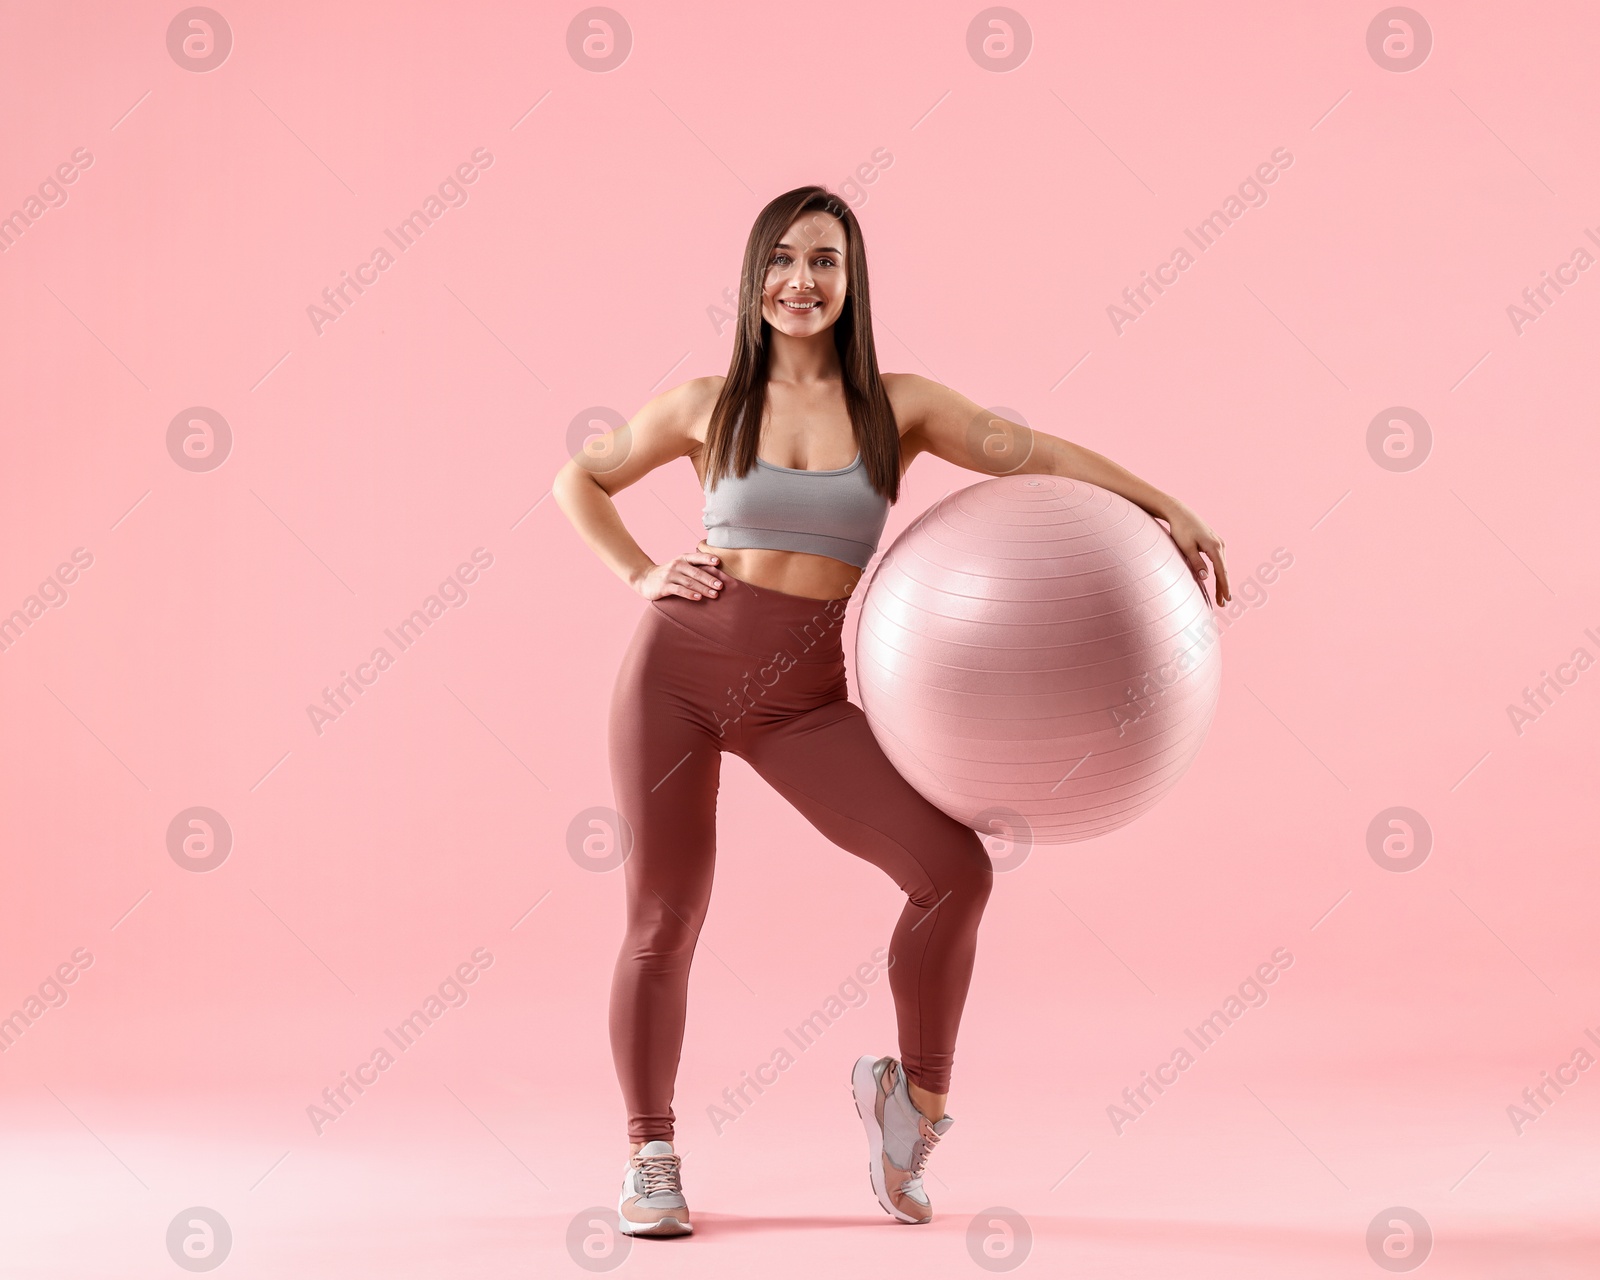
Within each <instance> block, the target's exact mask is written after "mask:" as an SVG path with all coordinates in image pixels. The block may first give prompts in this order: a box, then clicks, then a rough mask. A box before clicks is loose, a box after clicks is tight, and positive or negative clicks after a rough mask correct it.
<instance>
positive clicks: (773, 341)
mask: <svg viewBox="0 0 1600 1280" xmlns="http://www.w3.org/2000/svg"><path fill="white" fill-rule="evenodd" d="M843 375H844V370H843V369H842V368H841V367H840V364H839V352H838V349H837V348H836V347H835V346H834V345H833V330H832V328H828V329H824V330H823V331H822V332H821V333H818V334H814V335H812V336H811V337H808V338H796V337H794V336H793V335H791V334H787V333H780V332H779V331H778V330H776V329H771V330H770V332H769V336H768V341H767V378H768V379H769V380H770V381H772V382H838V381H839V380H840V378H842V377H843Z"/></svg>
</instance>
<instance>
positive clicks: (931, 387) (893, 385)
mask: <svg viewBox="0 0 1600 1280" xmlns="http://www.w3.org/2000/svg"><path fill="white" fill-rule="evenodd" d="M878 376H879V377H880V378H881V379H882V380H883V389H884V391H885V392H886V393H887V394H888V397H889V407H890V408H892V409H893V410H894V417H895V422H896V423H897V424H898V425H899V428H900V436H901V438H902V439H904V437H905V435H906V433H907V432H909V431H915V430H916V428H917V427H918V426H919V425H920V424H921V423H922V421H923V419H924V418H925V417H926V416H927V413H928V409H929V407H930V406H931V405H933V404H934V403H935V401H936V400H937V398H938V394H939V392H941V391H943V390H944V388H943V387H942V386H940V385H939V383H937V382H934V381H933V380H932V379H930V378H924V377H923V376H922V375H921V374H920V373H880V374H879V375H878Z"/></svg>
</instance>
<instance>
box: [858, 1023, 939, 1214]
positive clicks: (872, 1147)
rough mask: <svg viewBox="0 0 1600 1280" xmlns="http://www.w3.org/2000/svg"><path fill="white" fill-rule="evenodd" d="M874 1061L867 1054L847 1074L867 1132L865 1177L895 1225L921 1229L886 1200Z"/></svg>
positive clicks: (887, 1198)
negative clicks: (901, 1223)
mask: <svg viewBox="0 0 1600 1280" xmlns="http://www.w3.org/2000/svg"><path fill="white" fill-rule="evenodd" d="M875 1062H877V1059H876V1058H874V1057H873V1056H872V1055H871V1054H870V1053H864V1054H862V1055H861V1057H859V1058H857V1059H856V1065H855V1066H854V1067H853V1068H852V1069H851V1071H850V1097H851V1099H852V1100H853V1101H854V1102H855V1104H856V1114H857V1115H858V1116H860V1117H861V1125H862V1128H864V1129H865V1130H866V1131H867V1176H868V1177H869V1178H870V1179H871V1180H872V1194H873V1195H875V1196H877V1197H878V1205H879V1207H880V1208H882V1210H883V1211H884V1212H885V1213H887V1214H888V1215H889V1216H890V1217H891V1218H893V1219H894V1220H895V1221H896V1222H904V1223H908V1224H909V1225H911V1226H914V1227H916V1226H921V1225H922V1224H923V1221H924V1219H922V1218H912V1217H909V1216H907V1215H906V1214H904V1213H902V1212H900V1210H898V1209H896V1208H895V1207H894V1204H893V1202H892V1201H891V1200H890V1199H889V1187H888V1184H887V1183H886V1182H885V1181H884V1177H883V1130H882V1129H880V1128H879V1127H878V1112H877V1094H878V1081H877V1080H876V1078H874V1076H873V1074H872V1064H873V1063H875ZM863 1101H865V1102H866V1103H867V1106H866V1109H865V1110H863V1109H862V1105H861V1104H862V1103H863Z"/></svg>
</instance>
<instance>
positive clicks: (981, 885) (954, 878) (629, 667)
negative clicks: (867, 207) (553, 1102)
mask: <svg viewBox="0 0 1600 1280" xmlns="http://www.w3.org/2000/svg"><path fill="white" fill-rule="evenodd" d="M713 572H718V573H719V576H720V577H722V578H723V580H724V582H725V583H726V585H725V586H724V587H723V589H722V593H721V597H720V598H718V599H712V598H711V597H709V596H707V597H704V598H702V599H700V600H689V599H686V598H684V597H682V596H673V595H669V596H663V597H662V598H660V599H659V600H653V601H651V607H650V608H648V609H646V610H645V613H644V617H643V619H642V620H641V621H640V623H639V627H638V630H637V631H636V632H635V633H634V636H633V641H632V643H631V644H630V645H629V647H628V650H627V653H626V655H625V656H624V657H623V660H622V668H621V670H620V671H619V672H618V673H617V680H616V685H615V688H614V689H613V692H612V700H611V721H610V752H611V776H612V783H613V786H614V787H615V791H616V802H617V807H618V810H619V812H620V813H621V815H622V817H623V818H624V820H625V821H626V823H627V825H628V828H630V829H631V835H632V846H631V849H630V850H629V852H628V854H627V859H626V861H625V862H624V863H623V868H624V873H625V875H626V879H627V898H628V923H627V934H626V936H625V937H624V938H623V941H622V948H621V952H620V954H619V955H618V957H617V967H616V972H615V974H614V976H613V979H612V986H611V1050H612V1056H613V1057H614V1059H615V1061H616V1068H617V1078H618V1080H619V1081H620V1082H621V1085H622V1095H623V1100H624V1102H625V1103H626V1105H627V1109H628V1137H629V1140H630V1141H632V1142H649V1141H652V1140H654V1139H657V1138H664V1139H668V1140H671V1138H672V1136H673V1121H674V1119H675V1117H674V1115H673V1111H672V1093H673V1082H674V1080H675V1079H676V1077H677V1073H678V1057H679V1053H680V1052H681V1050H682V1048H683V1027H684V1007H685V1000H686V996H687V993H688V987H689V963H690V961H691V960H692V959H693V957H694V950H695V943H696V942H697V941H698V939H699V936H700V929H701V926H702V925H703V924H704V923H705V919H706V911H707V908H708V906H709V905H710V899H711V879H712V868H713V865H714V863H715V861H716V800H717V782H718V778H719V775H720V772H721V767H722V752H724V751H731V752H733V753H734V754H735V755H737V756H738V757H739V758H740V759H742V760H744V761H745V762H746V763H748V764H749V765H750V767H751V768H753V769H754V770H755V771H756V772H757V773H759V774H760V775H761V776H762V777H763V778H764V779H766V781H767V782H768V783H770V784H771V785H772V787H773V789H774V790H776V791H777V792H778V794H780V795H781V796H783V798H784V799H786V800H787V801H788V802H789V803H790V804H792V805H793V806H794V807H795V808H796V809H798V810H799V811H800V812H801V813H802V814H803V815H804V816H805V817H806V819H807V820H808V821H809V822H810V823H811V825H812V826H814V827H816V829H817V830H818V831H820V832H821V833H822V834H823V835H824V836H826V837H827V838H828V839H829V840H831V841H832V842H833V843H834V844H836V845H838V846H839V847H840V848H842V849H846V850H848V851H849V852H851V853H853V854H855V855H856V856H857V857H861V858H865V859H866V860H867V861H868V862H870V863H872V864H873V865H874V866H876V867H881V868H882V869H883V870H884V871H885V872H887V873H888V874H889V875H890V876H892V877H893V878H894V881H895V883H896V884H898V885H899V886H900V888H901V889H902V890H904V891H905V895H906V905H905V908H904V910H903V911H902V912H901V913H900V920H899V923H898V924H897V925H896V926H895V931H894V936H893V937H892V939H891V940H890V946H889V960H888V963H889V966H890V967H889V986H890V989H891V991H892V992H893V994H894V1003H895V1013H896V1017H897V1019H898V1023H899V1032H900V1054H901V1061H902V1063H903V1065H904V1067H905V1072H906V1076H907V1078H908V1079H910V1080H911V1081H912V1082H913V1083H914V1084H916V1085H918V1086H919V1087H920V1088H923V1089H926V1090H928V1091H929V1092H931V1093H947V1092H949V1087H950V1065H951V1060H952V1058H953V1056H954V1050H955V1042H956V1029H957V1027H958V1026H959V1025H960V1022H961V1008H962V1005H963V1004H964V1003H965V1001H966V997H967V987H968V984H969V983H970V982H971V979H972V964H973V957H974V955H975V953H976V949H977V935H978V921H979V919H980V918H981V917H982V915H983V908H984V904H985V903H986V902H987V901H988V899H989V890H990V887H991V885H992V884H993V880H994V871H993V868H992V866H991V865H990V862H989V855H988V852H987V850H985V849H984V847H983V843H982V841H981V840H979V838H978V835H977V833H976V832H975V831H973V830H971V829H970V828H968V827H965V826H963V825H962V824H961V823H959V822H957V821H956V820H955V819H954V818H951V817H949V816H948V815H946V814H945V813H943V812H941V811H940V810H938V809H936V808H934V806H933V805H932V804H930V803H929V802H928V801H927V800H925V799H923V797H922V796H921V795H919V794H918V793H917V792H916V791H914V790H913V789H912V787H911V784H910V783H908V782H907V781H906V780H905V779H904V778H903V777H901V775H900V773H899V772H898V771H897V770H896V769H895V767H894V766H893V765H892V764H891V763H890V762H889V760H888V758H887V757H886V756H885V755H884V754H883V750H882V748H880V747H879V746H878V743H877V740H876V739H875V738H874V737H873V736H872V730H871V729H870V728H869V727H868V725H867V719H866V715H865V713H864V712H863V711H862V710H861V708H860V707H858V706H856V705H855V704H854V703H852V702H850V701H848V700H847V697H846V694H847V690H846V688H845V668H844V647H843V645H842V643H841V641H840V630H841V625H842V622H843V619H844V613H845V606H846V605H847V604H848V603H849V598H848V597H845V598H842V599H838V600H812V599H808V598H806V597H804V596H792V595H788V594H786V593H784V592H782V591H773V590H771V589H769V588H767V587H756V586H752V585H751V584H750V583H748V582H744V581H741V580H740V579H738V578H734V577H731V576H729V575H728V574H726V573H720V571H717V570H713ZM749 852H750V853H751V854H752V855H753V854H755V853H756V851H755V850H750V851H749Z"/></svg>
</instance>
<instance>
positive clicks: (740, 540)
mask: <svg viewBox="0 0 1600 1280" xmlns="http://www.w3.org/2000/svg"><path fill="white" fill-rule="evenodd" d="M704 492H705V495H706V505H705V510H704V511H703V512H702V513H701V519H702V520H703V521H704V523H705V526H706V542H707V544H708V545H710V546H713V547H730V548H732V547H761V548H765V549H769V550H774V551H809V552H811V553H812V554H814V555H819V556H832V557H833V558H834V559H835V560H843V561H844V562H845V563H846V564H853V565H855V567H856V568H858V569H865V568H866V567H867V562H868V561H869V560H871V559H872V557H873V554H874V553H875V552H876V551H877V549H878V539H879V538H880V537H881V536H882V535H883V526H884V524H885V523H887V521H888V519H889V500H888V499H887V498H885V497H884V496H883V495H882V494H881V493H879V492H878V491H877V490H876V489H874V488H873V487H872V482H871V480H869V479H868V478H867V469H866V467H865V466H863V465H862V461H861V452H860V450H859V449H858V450H857V451H856V460H855V461H854V462H852V463H851V464H850V465H849V466H848V467H836V468H834V469H833V470H831V471H807V470H803V469H800V468H796V467H780V466H778V465H776V464H775V463H771V462H766V461H764V460H762V459H761V458H757V459H756V464H755V466H753V467H751V468H750V470H749V471H748V472H746V473H745V474H744V475H742V476H738V475H734V474H732V473H731V472H730V473H729V474H727V475H725V476H723V477H722V478H721V479H720V480H719V481H718V482H717V484H716V487H715V488H706V489H704Z"/></svg>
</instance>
